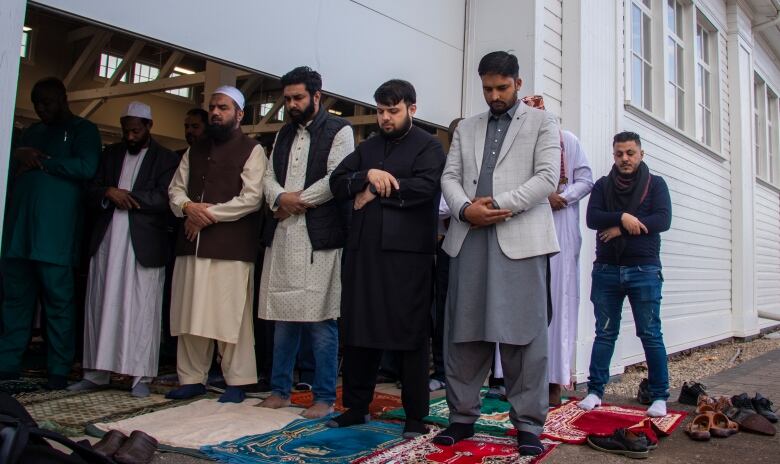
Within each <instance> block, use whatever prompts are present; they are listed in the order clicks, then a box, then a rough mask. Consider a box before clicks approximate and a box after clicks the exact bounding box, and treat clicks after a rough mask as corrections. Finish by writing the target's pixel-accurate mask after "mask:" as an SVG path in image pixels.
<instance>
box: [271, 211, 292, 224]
mask: <svg viewBox="0 0 780 464" xmlns="http://www.w3.org/2000/svg"><path fill="white" fill-rule="evenodd" d="M290 216H292V214H290V213H288V212H287V211H285V210H283V209H277V210H276V211H274V219H278V220H279V221H284V220H285V219H287V218H288V217H290Z"/></svg>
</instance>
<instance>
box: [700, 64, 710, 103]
mask: <svg viewBox="0 0 780 464" xmlns="http://www.w3.org/2000/svg"><path fill="white" fill-rule="evenodd" d="M702 79H703V81H704V106H706V107H707V108H712V105H711V104H710V98H711V91H710V73H709V71H703V72H702Z"/></svg>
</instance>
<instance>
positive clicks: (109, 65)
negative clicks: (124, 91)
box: [98, 53, 127, 82]
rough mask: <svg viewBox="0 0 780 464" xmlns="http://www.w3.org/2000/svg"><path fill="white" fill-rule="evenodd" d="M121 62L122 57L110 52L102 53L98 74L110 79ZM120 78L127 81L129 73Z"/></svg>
mask: <svg viewBox="0 0 780 464" xmlns="http://www.w3.org/2000/svg"><path fill="white" fill-rule="evenodd" d="M121 64H122V58H121V57H119V56H116V55H112V54H110V53H101V54H100V64H99V65H98V76H100V77H104V78H106V79H110V78H111V76H113V75H114V72H115V71H116V70H117V68H119V66H120V65H121ZM119 80H120V81H122V82H127V73H124V74H123V75H122V78H121V79H119Z"/></svg>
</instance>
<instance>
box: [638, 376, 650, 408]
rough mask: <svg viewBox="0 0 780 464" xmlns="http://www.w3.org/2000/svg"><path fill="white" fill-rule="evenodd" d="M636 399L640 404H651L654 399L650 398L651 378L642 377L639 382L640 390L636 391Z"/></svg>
mask: <svg viewBox="0 0 780 464" xmlns="http://www.w3.org/2000/svg"><path fill="white" fill-rule="evenodd" d="M636 400H637V401H638V402H639V404H650V403H652V402H653V401H652V400H651V399H650V380H648V379H642V381H641V382H639V390H637V392H636Z"/></svg>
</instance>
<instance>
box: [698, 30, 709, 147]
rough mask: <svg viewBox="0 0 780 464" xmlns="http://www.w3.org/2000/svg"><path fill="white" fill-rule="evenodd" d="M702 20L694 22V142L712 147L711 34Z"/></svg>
mask: <svg viewBox="0 0 780 464" xmlns="http://www.w3.org/2000/svg"><path fill="white" fill-rule="evenodd" d="M702 21H703V20H702V19H699V20H697V22H696V39H695V44H694V45H695V50H694V53H695V55H696V77H695V85H696V140H698V141H699V142H701V143H703V144H705V145H712V102H711V100H712V84H711V79H712V68H711V67H710V63H711V62H712V56H711V55H710V50H711V49H712V45H711V41H712V37H711V32H710V30H709V29H708V28H707V27H706V26H705V25H704V24H703V23H702Z"/></svg>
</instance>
